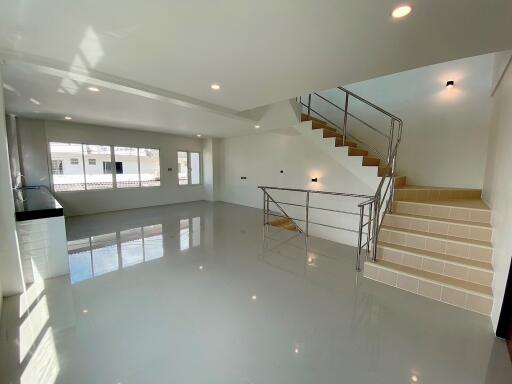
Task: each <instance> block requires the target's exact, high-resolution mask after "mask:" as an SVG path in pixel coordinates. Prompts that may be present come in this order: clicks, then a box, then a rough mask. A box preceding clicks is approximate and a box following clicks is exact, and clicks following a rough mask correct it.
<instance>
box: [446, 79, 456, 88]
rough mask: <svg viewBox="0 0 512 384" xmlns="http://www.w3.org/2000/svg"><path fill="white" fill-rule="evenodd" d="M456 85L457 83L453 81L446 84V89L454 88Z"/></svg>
mask: <svg viewBox="0 0 512 384" xmlns="http://www.w3.org/2000/svg"><path fill="white" fill-rule="evenodd" d="M454 85H455V82H454V81H453V80H450V81H447V82H446V88H453V86H454Z"/></svg>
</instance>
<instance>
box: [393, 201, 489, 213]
mask: <svg viewBox="0 0 512 384" xmlns="http://www.w3.org/2000/svg"><path fill="white" fill-rule="evenodd" d="M395 203H408V204H424V205H439V206H448V207H455V208H471V209H479V210H484V211H490V209H489V207H488V206H487V205H486V204H485V203H484V202H483V201H482V200H481V199H450V200H432V201H409V200H398V201H395Z"/></svg>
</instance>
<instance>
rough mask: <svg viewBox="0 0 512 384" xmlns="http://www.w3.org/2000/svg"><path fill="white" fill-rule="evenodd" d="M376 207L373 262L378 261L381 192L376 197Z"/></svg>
mask: <svg viewBox="0 0 512 384" xmlns="http://www.w3.org/2000/svg"><path fill="white" fill-rule="evenodd" d="M374 204H375V206H374V207H373V208H374V215H373V244H372V246H373V248H372V260H373V261H377V238H378V235H379V215H380V191H379V192H378V194H377V195H376V196H375V203H374Z"/></svg>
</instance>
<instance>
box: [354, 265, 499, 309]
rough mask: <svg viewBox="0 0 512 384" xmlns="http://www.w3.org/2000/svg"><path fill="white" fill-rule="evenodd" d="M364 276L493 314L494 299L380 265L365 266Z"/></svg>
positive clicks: (438, 299)
mask: <svg viewBox="0 0 512 384" xmlns="http://www.w3.org/2000/svg"><path fill="white" fill-rule="evenodd" d="M364 276H365V277H367V278H369V279H372V280H375V281H378V282H381V283H384V284H387V285H391V286H393V287H396V288H400V289H403V290H405V291H408V292H411V293H415V294H418V295H421V296H425V297H428V298H429V299H434V300H437V301H441V302H444V303H447V304H451V305H454V306H456V307H460V308H464V309H467V310H469V311H473V312H478V313H481V314H484V315H489V314H490V313H491V309H492V298H490V297H484V296H479V295H475V294H472V293H469V292H466V291H464V290H459V289H456V288H453V287H450V286H445V285H442V284H439V283H437V282H432V281H425V280H423V279H418V278H416V277H414V276H410V275H408V274H406V273H402V272H398V271H391V270H389V269H387V268H381V267H379V264H378V263H375V264H373V263H368V262H366V263H365V265H364Z"/></svg>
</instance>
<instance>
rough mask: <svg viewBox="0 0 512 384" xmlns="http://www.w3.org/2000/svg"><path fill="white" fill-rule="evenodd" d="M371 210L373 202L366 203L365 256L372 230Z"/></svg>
mask: <svg viewBox="0 0 512 384" xmlns="http://www.w3.org/2000/svg"><path fill="white" fill-rule="evenodd" d="M372 211H373V202H372V203H370V204H369V205H368V228H367V232H366V255H367V256H366V257H368V254H369V253H370V238H371V236H370V235H371V230H372V228H373V227H372Z"/></svg>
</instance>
